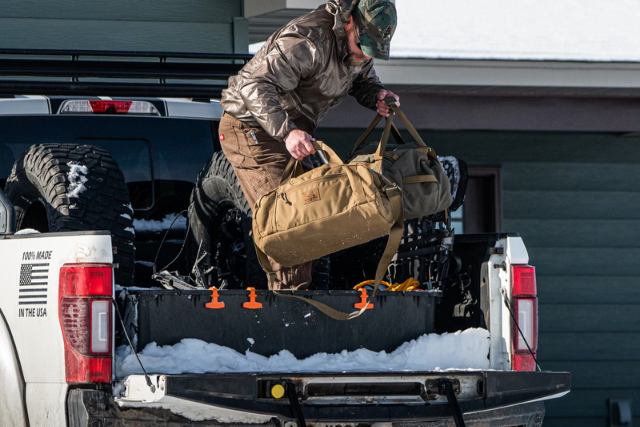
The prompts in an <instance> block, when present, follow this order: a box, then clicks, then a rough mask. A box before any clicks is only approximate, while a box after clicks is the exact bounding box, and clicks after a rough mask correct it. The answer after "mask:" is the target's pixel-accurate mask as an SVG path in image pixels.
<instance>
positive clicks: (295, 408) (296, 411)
mask: <svg viewBox="0 0 640 427" xmlns="http://www.w3.org/2000/svg"><path fill="white" fill-rule="evenodd" d="M287 397H288V398H289V403H290V404H291V413H292V415H293V416H294V417H295V418H296V423H297V424H298V427H307V423H306V422H305V420H304V414H303V413H302V408H301V407H300V402H298V392H297V391H296V385H295V384H294V383H288V384H287Z"/></svg>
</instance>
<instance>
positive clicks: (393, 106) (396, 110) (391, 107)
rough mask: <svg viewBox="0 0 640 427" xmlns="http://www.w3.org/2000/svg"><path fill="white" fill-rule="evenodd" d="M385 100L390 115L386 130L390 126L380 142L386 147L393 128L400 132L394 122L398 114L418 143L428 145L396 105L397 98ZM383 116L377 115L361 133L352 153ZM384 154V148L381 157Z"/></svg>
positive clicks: (395, 131)
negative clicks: (394, 117)
mask: <svg viewBox="0 0 640 427" xmlns="http://www.w3.org/2000/svg"><path fill="white" fill-rule="evenodd" d="M384 101H385V102H386V103H387V104H388V105H389V117H387V126H385V130H386V129H387V127H388V128H389V132H386V133H385V132H384V131H383V133H382V137H381V138H380V144H381V145H384V148H386V145H387V141H388V140H389V134H390V133H391V130H394V134H395V133H397V135H399V134H400V133H399V132H398V130H397V128H396V127H395V125H394V124H393V116H394V115H397V116H398V118H399V119H400V121H401V122H402V124H404V126H405V127H406V128H407V130H408V131H409V133H410V134H411V136H413V138H414V139H415V140H416V142H417V143H418V145H422V146H424V147H426V146H427V144H425V142H424V141H423V140H422V137H420V135H419V134H418V131H416V128H415V127H413V125H412V124H411V122H409V120H408V119H407V117H406V116H405V115H404V113H403V112H402V110H401V109H400V107H398V106H397V105H396V100H395V98H385V100H384ZM382 117H383V116H381V115H380V114H378V115H376V117H375V118H374V119H373V121H372V122H371V124H370V125H369V127H368V128H367V129H366V130H365V131H364V133H363V134H362V135H360V138H358V140H357V141H356V143H355V145H354V146H353V150H351V155H353V153H355V152H356V150H357V149H358V148H360V146H361V145H362V144H363V143H364V142H365V140H366V139H367V138H368V137H369V135H370V134H371V132H372V131H373V129H374V128H375V127H376V126H377V125H378V123H380V120H382ZM389 122H391V125H389V124H388V123H389ZM379 151H380V150H379ZM382 155H384V149H383V150H381V151H380V157H382Z"/></svg>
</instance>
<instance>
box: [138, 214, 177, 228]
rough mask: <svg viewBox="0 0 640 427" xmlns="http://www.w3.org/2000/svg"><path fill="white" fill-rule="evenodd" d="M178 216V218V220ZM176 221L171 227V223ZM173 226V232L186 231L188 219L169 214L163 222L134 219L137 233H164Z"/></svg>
mask: <svg viewBox="0 0 640 427" xmlns="http://www.w3.org/2000/svg"><path fill="white" fill-rule="evenodd" d="M176 216H177V217H178V218H177V219H176ZM174 219H175V221H176V222H175V223H174V224H173V226H171V223H172V222H173V220H174ZM170 226H171V229H172V230H186V229H187V218H185V217H183V216H182V215H180V214H177V213H174V214H168V215H167V216H165V217H164V218H162V220H160V221H156V220H153V219H134V220H133V228H135V229H136V231H148V232H162V231H165V230H168V229H169V227H170Z"/></svg>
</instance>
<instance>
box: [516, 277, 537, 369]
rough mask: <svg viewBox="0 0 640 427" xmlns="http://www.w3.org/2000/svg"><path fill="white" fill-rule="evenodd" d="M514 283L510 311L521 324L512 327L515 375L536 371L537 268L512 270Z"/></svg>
mask: <svg viewBox="0 0 640 427" xmlns="http://www.w3.org/2000/svg"><path fill="white" fill-rule="evenodd" d="M511 283H512V290H511V291H512V292H511V295H512V304H511V310H513V312H514V313H513V314H514V316H515V318H516V319H517V322H518V325H517V326H516V325H515V324H514V325H512V345H513V361H512V366H511V368H512V369H513V370H515V371H534V370H535V368H536V363H535V360H534V356H535V353H536V351H537V350H538V298H537V296H536V295H537V287H536V270H535V268H534V267H531V266H529V265H513V266H511ZM518 326H519V328H520V329H519V330H518ZM525 340H526V341H525ZM527 344H529V347H530V348H531V351H532V352H533V356H532V355H531V352H530V351H529V347H527Z"/></svg>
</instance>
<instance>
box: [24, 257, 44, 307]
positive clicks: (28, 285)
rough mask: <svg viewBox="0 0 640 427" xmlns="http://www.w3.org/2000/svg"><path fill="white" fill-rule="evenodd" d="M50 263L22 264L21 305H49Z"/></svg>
mask: <svg viewBox="0 0 640 427" xmlns="http://www.w3.org/2000/svg"><path fill="white" fill-rule="evenodd" d="M48 282H49V263H40V264H22V267H20V291H19V292H20V293H19V296H18V298H19V302H18V304H19V305H41V304H46V303H47V284H48Z"/></svg>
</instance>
